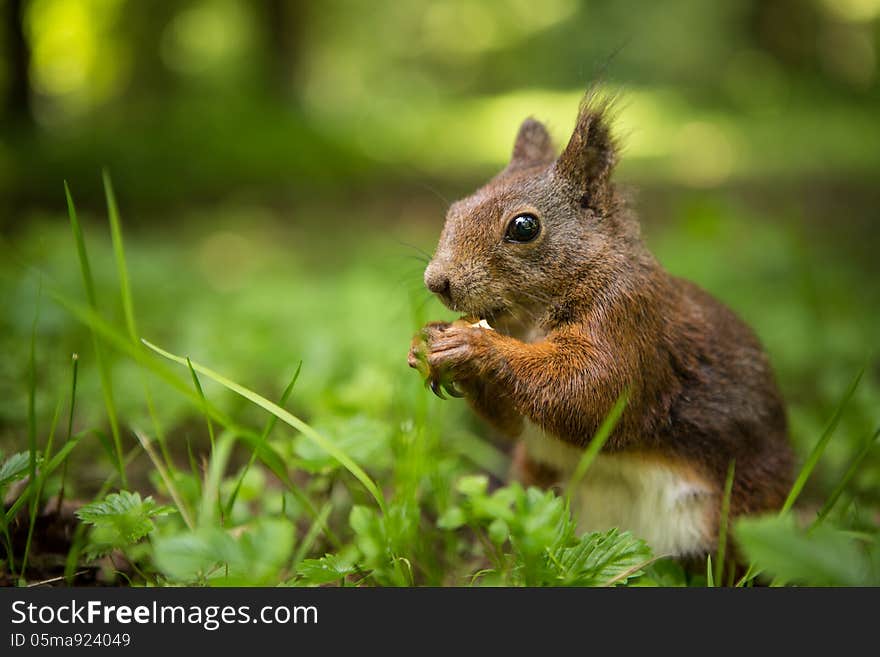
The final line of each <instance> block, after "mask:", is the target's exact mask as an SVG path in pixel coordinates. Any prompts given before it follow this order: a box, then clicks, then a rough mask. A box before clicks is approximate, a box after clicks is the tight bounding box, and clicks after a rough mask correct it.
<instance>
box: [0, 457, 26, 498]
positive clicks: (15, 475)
mask: <svg viewBox="0 0 880 657" xmlns="http://www.w3.org/2000/svg"><path fill="white" fill-rule="evenodd" d="M30 460H31V457H30V454H28V453H27V452H18V453H17V454H13V455H11V456H10V457H9V458H7V459H6V460H5V461H3V464H2V465H0V491H2V490H3V489H4V488H6V487H7V486H8V485H9V484H11V483H12V482H14V481H18V480H19V479H24V478H25V477H26V476H27V474H28V467H30Z"/></svg>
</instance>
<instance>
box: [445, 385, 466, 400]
mask: <svg viewBox="0 0 880 657" xmlns="http://www.w3.org/2000/svg"><path fill="white" fill-rule="evenodd" d="M443 389H444V390H445V391H446V394H447V395H449V396H450V397H458V398H461V397H464V393H463V392H462V391H461V390H459V389H458V388H456V387H455V383H453V382H452V381H450V382H449V383H444V384H443Z"/></svg>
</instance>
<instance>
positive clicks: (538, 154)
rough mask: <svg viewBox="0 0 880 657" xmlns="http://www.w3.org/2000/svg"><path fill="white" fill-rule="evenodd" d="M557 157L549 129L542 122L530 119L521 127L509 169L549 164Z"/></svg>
mask: <svg viewBox="0 0 880 657" xmlns="http://www.w3.org/2000/svg"><path fill="white" fill-rule="evenodd" d="M555 156H556V152H555V150H554V148H553V140H552V139H551V138H550V133H549V132H547V128H546V127H544V124H543V123H541V122H540V121H537V120H535V119H533V118H531V117H529V118H527V119H526V120H525V121H523V122H522V125H520V127H519V132H517V135H516V141H515V142H514V144H513V157H511V159H510V165H509V166H508V168H521V167H527V166H534V165H536V164H549V163H550V162H552V161H553V158H554V157H555Z"/></svg>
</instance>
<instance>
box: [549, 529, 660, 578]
mask: <svg viewBox="0 0 880 657" xmlns="http://www.w3.org/2000/svg"><path fill="white" fill-rule="evenodd" d="M650 559H651V549H650V548H649V547H648V545H647V543H645V542H644V541H643V540H641V539H638V538H635V537H634V536H633V535H632V534H630V533H629V532H621V531H620V530H618V529H616V528H615V529H611V530H609V531H607V532H593V533H590V534H584V535H583V536H581V538H580V540H579V541H578V543H577V545H575V546H573V547H567V548H562V549H561V550H559V551H558V553H557V555H556V559H555V561H556V562H557V563H558V564H559V579H560V580H561V581H560V582H559V583H560V584H565V585H568V586H602V585H606V584H609V583H613V584H625V583H626V582H627V580H629V579H631V578H633V577H637V576H638V575H640V574H641V572H642V571H641V569H639V568H638V566H639V565H640V564H645V563H646V562H647V561H649V560H650Z"/></svg>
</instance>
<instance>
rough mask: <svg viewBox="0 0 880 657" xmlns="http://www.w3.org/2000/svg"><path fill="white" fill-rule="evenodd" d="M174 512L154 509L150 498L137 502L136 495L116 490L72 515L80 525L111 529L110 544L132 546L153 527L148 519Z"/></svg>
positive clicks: (137, 497)
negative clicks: (77, 519) (131, 544)
mask: <svg viewBox="0 0 880 657" xmlns="http://www.w3.org/2000/svg"><path fill="white" fill-rule="evenodd" d="M169 513H174V509H173V507H170V506H158V505H157V504H156V503H155V502H154V501H153V498H152V497H147V498H146V499H141V496H140V493H131V492H129V491H125V490H123V491H119V492H118V493H111V494H110V495H108V496H107V497H105V498H104V499H103V500H102V501H100V502H92V503H91V504H86V505H85V506H83V507H81V508H79V509H77V511H76V515H77V517H78V518H79V519H80V520H82V521H83V522H86V523H89V524H90V525H94V526H95V527H100V528H102V529H109V530H112V532H111V534H109V536H111V537H113V538H114V540H113V542H112V543H113V545H114V546H118V547H121V546H123V545H127V544H130V543H135V542H137V541H139V540H140V539H142V538H143V537H144V536H146V535H147V534H149V533H150V532H151V531H153V530H154V529H155V528H156V527H155V525H154V524H153V521H152V519H153V518H155V517H157V516H162V515H166V514H169Z"/></svg>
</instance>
